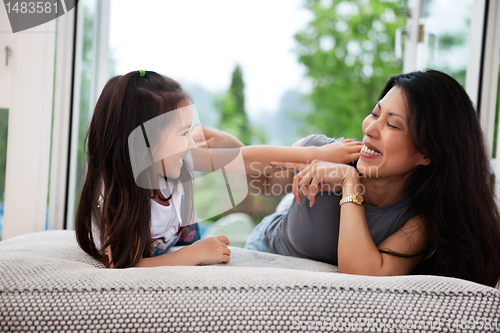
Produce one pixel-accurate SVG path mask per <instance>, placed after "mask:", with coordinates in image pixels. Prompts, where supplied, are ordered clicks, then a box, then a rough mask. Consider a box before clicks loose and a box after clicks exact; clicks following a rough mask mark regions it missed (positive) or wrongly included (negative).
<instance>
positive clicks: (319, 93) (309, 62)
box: [295, 0, 406, 139]
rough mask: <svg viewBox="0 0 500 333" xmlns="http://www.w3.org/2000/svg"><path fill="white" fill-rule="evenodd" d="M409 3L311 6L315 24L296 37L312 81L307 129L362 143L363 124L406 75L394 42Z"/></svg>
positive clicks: (368, 0)
mask: <svg viewBox="0 0 500 333" xmlns="http://www.w3.org/2000/svg"><path fill="white" fill-rule="evenodd" d="M403 4H404V1H403V0H392V1H390V0H387V1H384V2H382V1H379V0H352V1H345V0H321V1H319V0H306V1H305V7H306V8H307V9H309V10H310V11H311V12H312V14H313V16H314V18H313V20H312V21H310V22H309V23H308V25H307V26H306V27H305V28H304V29H303V30H302V31H300V32H299V33H297V34H296V35H295V39H296V41H297V43H298V48H297V52H298V55H299V62H301V63H302V64H304V65H305V67H306V75H307V76H308V77H309V78H310V79H311V81H312V87H313V88H312V92H311V93H310V95H308V96H306V97H307V98H308V99H309V100H310V101H311V102H312V104H313V105H314V108H315V110H314V111H313V112H311V113H310V114H308V115H307V123H308V125H309V126H312V127H314V128H316V129H317V130H319V131H320V132H321V133H323V134H325V135H328V136H334V137H340V136H345V137H357V138H358V139H360V138H361V137H362V131H361V122H362V120H363V119H364V118H365V117H366V115H367V114H368V113H369V112H370V111H371V109H372V108H373V106H374V102H375V100H376V99H377V98H378V94H379V93H380V91H381V89H382V88H383V85H384V84H385V82H386V81H387V78H388V77H389V76H391V75H394V74H397V73H400V72H401V71H402V61H401V60H398V59H396V57H395V55H394V36H395V32H396V29H397V28H398V27H403V26H404V25H405V23H406V18H405V17H404V16H403V15H400V14H398V13H400V12H401V7H402V6H403Z"/></svg>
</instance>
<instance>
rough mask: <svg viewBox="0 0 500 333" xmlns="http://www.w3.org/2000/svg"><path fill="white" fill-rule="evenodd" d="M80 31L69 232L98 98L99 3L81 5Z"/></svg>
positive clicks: (72, 221) (89, 0)
mask: <svg viewBox="0 0 500 333" xmlns="http://www.w3.org/2000/svg"><path fill="white" fill-rule="evenodd" d="M78 8H79V13H78V16H79V17H78V25H77V30H79V31H80V33H77V36H78V37H77V40H76V43H77V46H76V49H77V53H76V56H77V57H78V59H77V60H76V61H77V66H76V70H77V73H76V74H75V75H76V83H75V91H74V96H75V99H76V100H77V101H78V102H77V103H76V104H75V109H74V110H73V117H74V118H73V124H72V138H71V140H72V142H71V145H72V147H71V155H72V156H71V166H70V192H69V198H68V200H70V202H69V209H68V216H67V226H66V227H67V229H73V228H74V219H75V213H76V207H77V206H78V201H79V199H80V192H81V189H82V186H83V183H84V180H85V167H86V162H87V159H86V154H85V148H84V139H85V135H86V133H87V128H88V125H89V122H90V118H91V117H92V111H93V108H94V103H95V100H94V99H95V97H94V96H93V94H92V92H93V88H94V87H93V85H94V83H95V75H94V73H93V71H94V64H95V61H96V58H95V40H96V38H95V35H96V31H95V29H96V24H95V21H96V19H95V17H96V8H97V5H96V1H95V0H83V1H80V2H79V4H78Z"/></svg>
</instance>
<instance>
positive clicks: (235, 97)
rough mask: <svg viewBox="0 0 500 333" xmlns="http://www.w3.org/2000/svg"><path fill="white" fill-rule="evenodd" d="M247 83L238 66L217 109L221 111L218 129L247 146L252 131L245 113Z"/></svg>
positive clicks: (218, 99)
mask: <svg viewBox="0 0 500 333" xmlns="http://www.w3.org/2000/svg"><path fill="white" fill-rule="evenodd" d="M244 88H245V83H244V82H243V73H242V71H241V67H240V66H239V65H236V68H235V69H234V71H233V75H232V79H231V86H230V87H229V90H228V91H227V92H226V93H224V94H222V95H220V96H218V97H216V101H215V107H216V108H217V109H218V110H219V113H220V120H219V126H218V128H219V129H220V130H223V131H226V132H228V133H231V134H233V135H235V136H236V137H237V138H239V139H240V140H241V142H243V143H244V144H245V145H248V144H250V141H251V139H252V131H251V128H250V122H249V120H248V116H247V113H246V111H245V93H244Z"/></svg>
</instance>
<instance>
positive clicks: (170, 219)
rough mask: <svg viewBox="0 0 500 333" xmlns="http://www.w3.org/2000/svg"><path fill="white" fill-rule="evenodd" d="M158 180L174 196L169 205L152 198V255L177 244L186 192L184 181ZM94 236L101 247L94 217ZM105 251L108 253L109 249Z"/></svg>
mask: <svg viewBox="0 0 500 333" xmlns="http://www.w3.org/2000/svg"><path fill="white" fill-rule="evenodd" d="M158 181H159V184H160V186H159V187H160V191H161V193H162V195H163V196H164V197H165V198H168V197H169V196H170V193H172V198H171V199H170V200H169V203H170V205H169V206H163V205H161V204H159V203H157V202H156V201H155V200H153V199H151V255H153V256H154V255H159V254H162V253H164V252H165V251H166V250H168V249H169V248H170V247H172V246H173V245H175V243H176V241H177V239H178V236H177V234H178V231H179V228H180V227H181V224H182V212H181V206H182V200H183V194H184V187H183V186H182V183H181V182H178V183H177V184H174V182H172V181H171V180H169V181H168V182H167V181H166V180H165V179H164V178H163V177H158ZM167 186H168V188H167ZM99 205H102V196H101V197H100V198H99ZM194 222H195V221H191V223H194ZM92 236H93V238H94V242H95V245H96V248H97V249H100V248H101V244H100V230H99V227H98V225H97V223H96V221H95V219H94V218H93V217H92ZM104 251H105V253H107V249H104Z"/></svg>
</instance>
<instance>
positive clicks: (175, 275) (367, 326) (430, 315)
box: [0, 231, 500, 332]
mask: <svg viewBox="0 0 500 333" xmlns="http://www.w3.org/2000/svg"><path fill="white" fill-rule="evenodd" d="M231 250H232V253H231V261H230V262H229V263H228V264H218V265H212V266H197V267H180V266H178V267H156V268H130V269H104V268H102V265H101V264H100V263H98V262H96V261H95V260H94V259H93V258H91V257H89V256H88V255H87V254H85V253H84V252H83V251H82V250H81V249H80V248H79V247H78V245H77V243H76V240H75V234H74V232H73V231H46V232H40V233H34V234H29V235H24V236H20V237H16V238H13V239H10V240H7V241H2V242H0V331H2V332H10V331H12V332H14V331H15V332H38V331H48V332H62V331H64V332H68V331H71V332H72V331H81V332H88V331H131V332H132V331H134V332H136V331H138V332H196V331H211V332H230V331H234V332H237V331H239V332H290V331H292V330H299V331H355V332H367V331H381V332H382V331H384V332H386V331H387V332H391V331H392V332H396V331H402V332H429V331H436V332H444V331H448V332H461V331H463V332H468V331H486V332H497V331H500V323H499V322H498V321H499V320H500V315H499V314H500V291H499V290H496V289H494V288H490V287H487V286H483V285H480V284H476V283H472V282H469V281H465V280H460V279H454V278H445V277H436V276H396V277H369V276H356V275H348V274H340V273H336V272H337V267H336V266H332V265H328V264H324V263H318V262H315V261H311V260H306V259H299V258H290V257H284V256H279V255H273V254H268V253H260V252H254V251H249V250H244V249H240V248H231Z"/></svg>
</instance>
